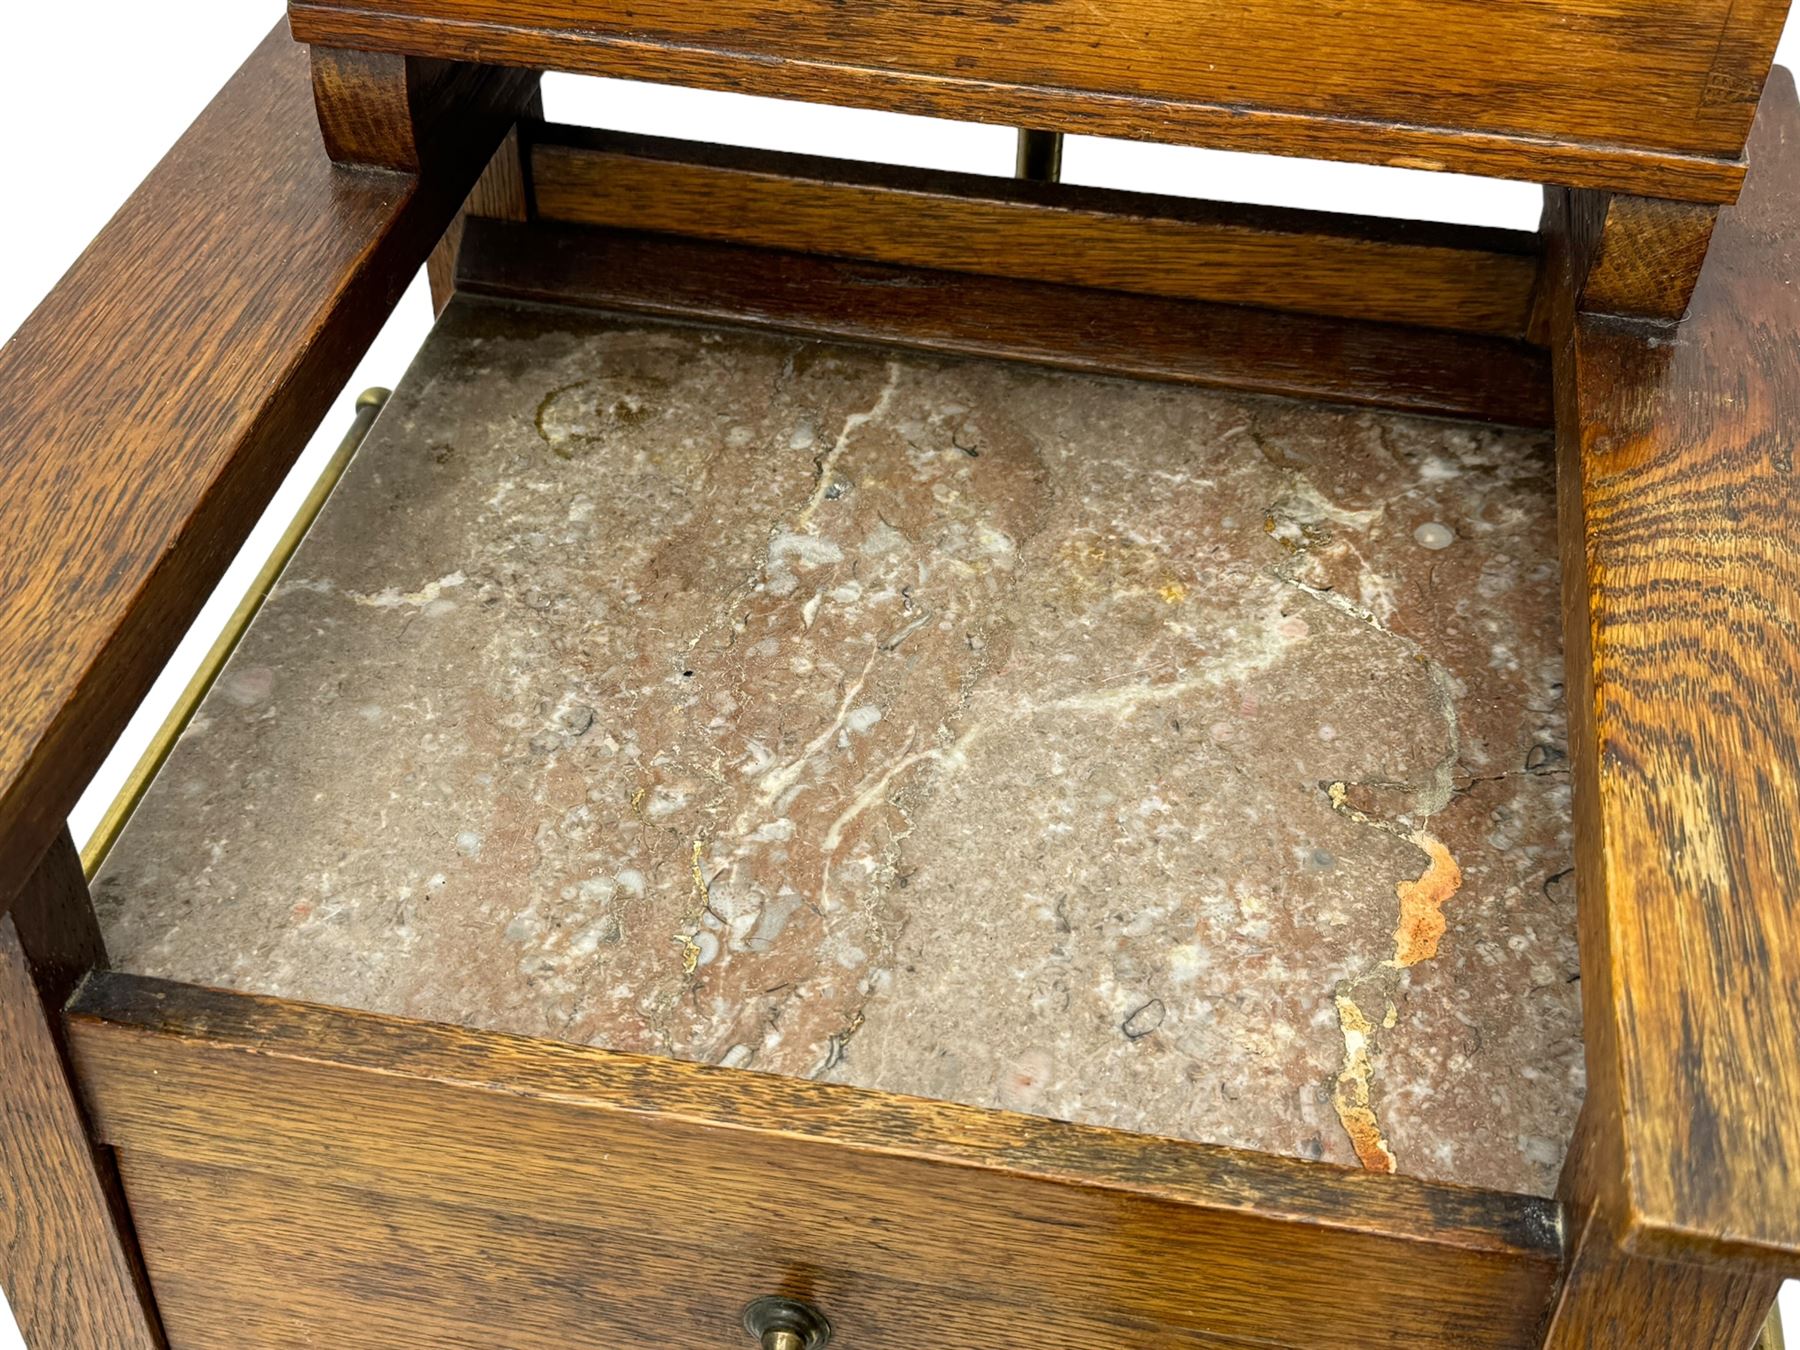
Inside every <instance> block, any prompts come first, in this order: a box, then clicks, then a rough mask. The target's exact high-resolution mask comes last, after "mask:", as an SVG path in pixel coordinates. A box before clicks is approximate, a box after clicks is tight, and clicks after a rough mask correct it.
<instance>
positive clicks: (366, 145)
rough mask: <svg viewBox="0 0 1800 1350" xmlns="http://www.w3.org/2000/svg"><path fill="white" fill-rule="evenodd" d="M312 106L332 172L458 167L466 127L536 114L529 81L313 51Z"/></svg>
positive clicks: (521, 74) (454, 66)
mask: <svg viewBox="0 0 1800 1350" xmlns="http://www.w3.org/2000/svg"><path fill="white" fill-rule="evenodd" d="M311 57H312V85H313V102H314V104H315V105H316V106H317V108H318V113H319V133H320V135H321V137H322V138H323V140H324V142H325V153H326V154H328V155H329V156H331V158H332V159H333V160H335V161H336V162H338V163H340V164H353V165H358V166H361V167H364V168H376V169H393V170H396V171H398V172H401V173H413V174H416V173H421V172H423V171H425V170H426V169H428V168H429V167H430V166H431V164H432V162H433V160H434V159H440V158H441V159H450V160H460V159H464V158H466V156H467V153H468V152H467V150H466V149H465V148H464V147H462V146H461V145H459V144H457V143H456V135H455V133H456V132H457V131H458V130H460V129H461V128H462V125H463V120H464V119H466V120H468V121H469V122H472V123H473V124H475V125H490V124H495V123H497V124H499V125H501V126H506V125H508V124H510V123H511V122H512V121H513V119H514V118H516V117H517V116H519V115H520V114H521V113H522V112H523V111H524V110H526V109H527V108H528V107H535V106H537V75H536V73H535V72H532V71H523V70H493V69H489V68H486V67H482V66H473V65H468V64H464V63H459V62H452V61H438V60H433V59H430V58H427V57H417V56H393V55H389V54H387V53H383V52H347V51H338V50H335V49H333V48H329V47H314V48H313V49H312V52H311Z"/></svg>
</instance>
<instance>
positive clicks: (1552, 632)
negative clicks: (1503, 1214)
mask: <svg viewBox="0 0 1800 1350" xmlns="http://www.w3.org/2000/svg"><path fill="white" fill-rule="evenodd" d="M1553 519H1554V503H1553V484H1552V473H1551V465H1550V456H1549V452H1548V442H1547V438H1546V437H1544V436H1542V435H1539V434H1534V433H1526V432H1519V431H1509V430H1495V429H1487V428H1477V427H1470V426H1465V425H1461V424H1456V423H1451V422H1443V421H1432V420H1426V419H1419V418H1409V417H1402V416H1394V415H1387V414H1381V413H1373V412H1357V411H1346V410H1341V409H1333V408H1324V407H1317V406H1311V405H1305V404H1298V403H1290V402H1283V401H1278V400H1270V399H1260V398H1254V397H1248V396H1239V395H1234V394H1229V393H1216V392H1210V391H1205V390H1197V389H1190V388H1181V387H1176V386H1170V385H1157V384H1145V383H1135V382H1130V381H1123V380H1111V379H1102V378H1093V377H1084V376H1074V375H1067V374H1059V373H1055V372H1049V371H1043V370H1037V369H1032V368H1026V367H1017V366H1008V365H1004V364H995V363H988V362H979V361H960V360H949V359H937V358H933V357H930V356H922V355H914V354H902V353H895V352H887V351H883V350H879V349H874V348H857V347H849V346H839V345H833V344H827V343H818V342H812V341H805V340H801V339H793V338H784V337H778V336H768V335H759V334H749V333H742V332H736V331H730V330H710V329H705V328H698V327H684V326H676V325H665V324H657V323H651V322H646V321H636V320H622V319H615V318H605V317H597V316H585V315H579V314H573V313H565V312H559V311H552V310H545V309H533V308H528V307H519V306H508V305H499V304H494V303H491V302H479V301H472V300H467V299H459V300H458V301H456V302H455V303H454V304H453V305H452V306H451V308H450V309H449V311H448V312H447V313H446V315H445V317H444V318H443V320H442V321H441V322H440V323H439V325H438V327H437V329H436V331H435V332H434V333H433V335H432V336H431V338H430V340H429V341H428V343H427V344H426V346H425V348H424V350H423V351H422V352H421V353H420V355H419V357H418V360H417V361H416V363H415V364H414V366H413V368H412V370H411V371H410V372H409V373H408V375H407V377H406V379H405V380H404V382H403V383H402V385H401V387H400V389H399V391H398V392H397V393H396V395H395V396H394V398H393V400H392V402H391V403H390V404H389V406H388V408H387V410H386V411H385V412H384V413H383V414H382V416H381V418H380V420H379V422H378V423H377V425H376V427H375V429H374V431H373V432H372V434H371V435H370V437H369V439H368V441H367V443H366V444H365V445H364V447H363V449H362V450H361V452H360V453H359V454H358V456H357V458H356V460H355V462H354V464H353V465H352V467H351V469H350V471H349V473H348V474H347V476H346V477H345V479H344V481H343V483H342V485H341V486H340V488H339V489H338V491H337V492H336V493H335V495H334V496H333V497H332V499H331V501H330V503H329V504H328V506H327V507H326V509H325V511H324V513H323V515H322V516H321V517H320V519H319V521H318V523H317V525H316V526H315V527H314V529H313V531H312V533H311V535H310V536H309V537H308V539H307V540H306V541H305V543H304V544H303V546H302V547H301V549H300V551H299V553H298V554H297V555H296V557H295V559H294V561H293V563H292V564H291V566H290V567H289V569H288V571H287V573H286V575H285V576H284V577H283V578H282V580H281V582H280V584H279V586H278V587H277V588H276V590H275V592H274V594H273V595H272V596H271V598H270V599H269V601H268V603H267V605H266V606H265V607H264V609H263V611H262V613H261V614H260V615H259V617H258V618H257V620H256V622H255V624H254V626H253V627H252V628H251V630H250V632H249V634H248V635H247V637H246V638H245V640H244V642H243V645H242V646H241V647H240V649H239V651H238V653H237V655H236V656H235V657H234V659H233V660H232V662H231V664H230V666H229V668H228V669H227V671H226V673H225V675H224V676H223V677H222V679H221V680H220V682H219V683H218V685H217V686H216V687H215V688H214V690H213V691H212V693H211V695H210V696H209V697H208V698H207V700H206V703H205V705H204V707H203V709H202V710H201V712H200V714H199V715H198V716H197V717H196V718H195V720H194V721H193V723H192V724H191V726H190V727H189V728H188V731H187V733H186V734H185V735H184V736H183V738H182V740H181V742H180V744H179V746H178V747H177V748H176V750H175V752H174V754H173V755H172V757H171V758H170V760H169V762H168V764H167V766H166V768H165V769H164V770H163V772H162V774H161V776H160V777H159V778H158V780H157V782H156V784H155V785H154V787H153V789H152V791H151V792H150V794H149V795H148V797H147V798H146V799H145V801H144V804H143V805H142V807H141V808H140V809H139V811H138V813H137V815H136V817H135V818H134V819H133V820H132V822H131V824H130V826H129V828H128V830H127V831H126V833H125V835H124V837H123V838H122V839H121V841H120V842H119V844H118V845H117V847H116V848H115V850H114V852H113V854H112V856H111V858H110V860H109V861H108V863H107V865H106V867H105V869H104V871H103V873H102V875H101V877H100V878H99V879H98V882H97V898H98V902H99V906H100V910H101V916H102V920H103V923H104V926H105V929H106V938H107V942H108V945H109V948H110V950H111V954H112V958H113V960H114V962H115V964H117V965H119V966H120V967H122V968H124V969H127V970H132V971H137V972H141V973H145V974H153V975H160V976H166V977H170V978H175V979H181V980H188V981H194V982H199V983H204V984H216V985H225V986H231V987H237V988H244V989H250V990H255V991H258V992H264V993H271V994H276V995H281V996H285V997H291V998H299V999H307V1000H314V1001H320V1002H325V1003H332V1004H338V1005H345V1006H350V1007H356V1008H364V1009H371V1010H375V1011H380V1012H389V1013H398V1014H404V1015H408V1016H413V1017H421V1018H429V1019H436V1020H441V1021H448V1022H455V1023H460V1024H464V1025H468V1026H474V1027H482V1028H490V1029H498V1030H506V1031H512V1032H519V1033H524V1034H528V1035H535V1036H548V1037H559V1038H564V1039H568V1040H573V1041H578V1042H585V1043H591V1044H596V1045H604V1046H610V1047H614V1048H617V1049H623V1050H630V1051H637V1052H643V1053H650V1054H658V1055H668V1056H676V1057H680V1058H684V1059H694V1060H704V1061H712V1062H717V1063H722V1064H728V1065H737V1066H745V1067H749V1068H753V1069H763V1070H769V1071H774V1072H779V1073H786V1074H796V1075H811V1076H814V1077H818V1078H822V1079H829V1080H833V1081H838V1082H848V1083H856V1084H861V1085H864V1086H870V1087H879V1088H884V1089H888V1090H891V1091H896V1092H906V1093H915V1094H921V1095H925V1096H932V1097H939V1098H944V1099H950V1100H955V1101H961V1102H968V1103H973V1104H977V1105H983V1106H995V1107H1004V1108H1010V1109H1014V1110H1019V1111H1029V1112H1036V1113H1040V1114H1044V1115H1051V1116H1057V1117H1064V1118H1070V1119H1077V1120H1083V1121H1089V1122H1093V1123H1098V1124H1105V1125H1113V1126H1118V1127H1121V1128H1126V1129H1131V1130H1137V1131H1142V1132H1148V1133H1155V1134H1165V1135H1173V1136H1179V1137H1185V1138H1194V1139H1201V1140H1206V1141H1210V1142H1216V1143H1224V1144H1232V1145H1238V1146H1243V1147H1249V1148H1256V1149H1261V1150H1264V1151H1268V1152H1273V1153H1278V1154H1286V1155H1295V1156H1300V1157H1306V1158H1323V1159H1329V1160H1332V1161H1338V1162H1346V1163H1352V1164H1354V1163H1357V1162H1359V1161H1360V1162H1361V1163H1362V1164H1363V1165H1365V1166H1370V1167H1380V1168H1395V1167H1397V1168H1398V1169H1399V1170H1401V1171H1404V1172H1407V1173H1410V1174H1414V1175H1418V1176H1424V1177H1431V1178H1439V1179H1447V1180H1454V1181H1461V1182H1466V1183H1470V1184H1475V1185H1481V1186H1487V1187H1493V1188H1499V1189H1507V1190H1516V1191H1529V1192H1536V1193H1539V1194H1545V1193H1548V1192H1549V1191H1550V1190H1551V1188H1552V1187H1553V1185H1554V1181H1555V1174H1556V1170H1557V1168H1558V1166H1559V1164H1560V1161H1561V1157H1562V1154H1563V1152H1564V1150H1565V1147H1566V1144H1567V1140H1568V1138H1569V1135H1570V1133H1571V1131H1572V1127H1573V1122H1574V1116H1575V1112H1576V1109H1577V1107H1578V1106H1579V1103H1580V1098H1581V1095H1582V1078H1581V1074H1582V1057H1581V1040H1580V1018H1579V1007H1578V989H1579V985H1578V984H1577V983H1575V981H1576V979H1577V966H1576V951H1575V938H1574V913H1573V904H1574V901H1573V887H1572V885H1571V878H1570V870H1569V869H1570V857H1569V841H1570V826H1569V808H1568V779H1567V773H1566V770H1565V757H1564V731H1563V713H1562V706H1561V697H1562V672H1561V659H1560V651H1559V644H1558V628H1559V624H1558V606H1557V585H1558V579H1557V569H1556V565H1555V552H1554V539H1553Z"/></svg>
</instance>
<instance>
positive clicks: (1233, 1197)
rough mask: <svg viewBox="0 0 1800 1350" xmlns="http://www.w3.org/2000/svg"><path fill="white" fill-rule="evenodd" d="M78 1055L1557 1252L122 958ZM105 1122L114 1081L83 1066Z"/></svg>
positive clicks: (1258, 1178) (1009, 1124) (1052, 1131)
mask: <svg viewBox="0 0 1800 1350" xmlns="http://www.w3.org/2000/svg"><path fill="white" fill-rule="evenodd" d="M66 1024H67V1027H68V1033H69V1037H70V1042H71V1045H72V1046H73V1047H74V1053H75V1059H76V1064H77V1068H78V1070H80V1069H81V1065H82V1061H83V1047H84V1046H88V1045H97V1044H98V1039H97V1038H102V1037H105V1038H117V1037H130V1038H133V1039H141V1040H147V1039H150V1038H166V1039H172V1040H174V1041H178V1042H182V1043H197V1044H202V1045H204V1046H205V1047H206V1048H208V1049H209V1050H211V1051H216V1052H221V1053H232V1054H241V1055H249V1056H269V1057H277V1058H282V1059H287V1060H295V1061H303V1062H308V1063H317V1064H327V1065H336V1066H341V1067H347V1068H353V1069H357V1070H362V1071H366V1072H371V1073H377V1074H382V1075H390V1076H394V1077H400V1078H410V1079H420V1080H429V1081H432V1082H438V1083H443V1084H446V1085H459V1086H463V1087H469V1088H475V1089H480V1090H485V1091H495V1092H503V1093H508V1094H512V1095H515V1096H521V1097H527V1098H536V1099H542V1100H546V1101H560V1102H567V1103H571V1104H574V1105H579V1106H581V1107H583V1108H584V1109H590V1110H594V1111H598V1112H608V1113H611V1112H617V1113H623V1114H629V1115H637V1116H654V1117H658V1118H663V1119H669V1120H680V1121H686V1122H691V1123H696V1124H702V1125H706V1126H709V1127H714V1128H717V1129H721V1130H727V1131H746V1132H750V1133H755V1134H760V1135H765V1136H773V1137H781V1138H794V1139H811V1140H815V1141H822V1142H828V1143H831V1144H833V1145H837V1146H840V1147H843V1148H845V1149H847V1150H849V1151H851V1152H866V1153H870V1154H883V1155H889V1156H898V1157H908V1158H916V1159H922V1160H925V1161H930V1162H936V1163H942V1164H946V1165H951V1166H957V1167H965V1168H977V1169H989V1170H995V1171H1004V1172H1006V1173H1008V1174H1010V1175H1015V1176H1025V1177H1031V1178H1035V1179H1038V1180H1044V1181H1051V1182H1057V1183H1062V1184H1067V1185H1074V1186H1084V1187H1090V1188H1094V1189H1097V1190H1106V1191H1118V1192H1125V1193H1129V1194H1132V1195H1135V1196H1138V1197H1141V1198H1144V1199H1155V1200H1160V1201H1167V1202H1171V1203H1175V1204H1183V1205H1192V1206H1197V1207H1200V1208H1202V1209H1213V1210H1219V1211H1222V1212H1232V1213H1240V1214H1250V1215H1255V1216H1257V1217H1260V1218H1264V1219H1268V1220H1272V1221H1276V1222H1284V1223H1294V1224H1304V1225H1307V1226H1309V1227H1317V1228H1322V1229H1331V1230H1337V1231H1343V1232H1347V1233H1362V1234H1366V1235H1370V1236H1377V1237H1382V1238H1387V1239H1394V1240H1398V1241H1401V1242H1406V1243H1418V1244H1424V1245H1428V1246H1441V1247H1449V1248H1457V1249H1460V1250H1466V1251H1470V1252H1476V1253H1486V1254H1490V1255H1495V1256H1500V1257H1505V1258H1508V1259H1516V1260H1519V1261H1523V1262H1528V1263H1533V1264H1543V1265H1547V1266H1550V1267H1554V1266H1555V1265H1556V1264H1557V1262H1558V1260H1559V1256H1560V1249H1561V1220H1560V1211H1559V1209H1558V1207H1557V1205H1556V1204H1555V1202H1553V1201H1550V1200H1544V1199H1539V1198H1537V1197H1533V1196H1521V1195H1507V1194H1502V1193H1498V1192H1490V1191H1482V1190H1476V1189H1472V1188H1468V1187H1460V1186H1452V1185H1445V1184H1441V1183H1435V1182H1425V1181H1419V1180H1416V1179H1413V1178H1409V1177H1403V1176H1390V1175H1386V1174H1378V1173H1371V1172H1364V1171H1360V1170H1358V1169H1355V1168H1342V1167H1337V1166H1333V1165H1331V1164H1326V1163H1315V1162H1306V1161H1301V1160H1298V1159H1286V1158H1279V1157H1275V1156H1272V1155H1268V1154H1260V1153H1253V1152H1245V1151H1242V1150H1236V1149H1231V1148H1224V1147H1219V1146H1215V1145H1206V1144H1194V1143H1186V1142H1181V1141H1176V1140H1166V1139H1158V1138H1153V1137H1150V1136H1144V1135H1137V1134H1131V1133H1128V1132H1124V1131H1116V1130H1109V1129H1104V1128H1100V1127H1096V1126H1088V1125H1077V1124H1072V1123H1069V1122H1064V1121H1055V1120H1049V1119H1045V1118H1041V1117H1036V1116H1023V1115H1015V1114H1012V1113H1009V1112H1002V1111H989V1110H983V1109H980V1108H976V1107H966V1106H958V1105H954V1104H950V1103H944V1102H935V1101H928V1100H924V1099H920V1098H912V1097H904V1096H899V1095H895V1094H890V1093H884V1092H875V1091H868V1090H865V1089H861V1088H853V1087H846V1086H842V1085H839V1084H829V1083H816V1082H813V1081H811V1080H809V1079H796V1078H787V1077H783V1076H780V1075H775V1074H763V1073H756V1072H752V1071H749V1070H740V1069H728V1068H721V1067H718V1066H713V1065H704V1064H692V1063H687V1062H684V1061H678V1060H668V1059H660V1058H656V1057H651V1056H640V1055H632V1054H625V1053H621V1052H616V1051H609V1050H601V1049H595V1048H592V1047H587V1046H578V1045H572V1044H567V1043H564V1042H559V1041H546V1040H535V1039H531V1038H528V1037H520V1036H512V1035H507V1034H504V1033H499V1032H485V1031H475V1030H470V1029H467V1028H461V1027H451V1026H444V1025H440V1024H435V1023H427V1022H419V1021H414V1020H410V1019H406V1018H397V1017H388V1016H383V1015H379V1014H374V1013H362V1012H353V1011H348V1010H342V1009H333V1008H326V1007H321V1006H318V1005H314V1004H306V1003H298V1002H291V1001H287V1000H282V999H276V998H269V997H265V996H261V995H255V994H246V993H239V992H235V991H227V990H216V989H205V988H201V987H198V986H194V985H184V984H179V983H175V982H172V981H166V980H157V979H152V978H149V977H145V976H137V975H128V974H123V973H120V972H115V971H99V970H97V971H94V972H92V973H91V974H90V975H89V976H88V977H87V979H86V980H84V981H83V983H82V984H81V986H80V987H79V988H78V989H77V990H76V991H75V994H74V995H73V997H72V998H71V999H70V1001H69V1004H68V1007H67V1009H66ZM81 1076H82V1079H83V1087H84V1090H85V1091H86V1092H87V1093H88V1095H89V1100H90V1103H91V1107H92V1110H93V1113H94V1118H95V1121H96V1129H97V1131H98V1132H99V1135H100V1137H101V1139H102V1140H104V1141H105V1142H108V1143H120V1142H122V1141H119V1140H116V1139H114V1138H112V1137H111V1136H110V1135H109V1132H108V1127H107V1109H106V1100H105V1095H104V1090H103V1088H101V1089H99V1090H97V1087H96V1084H95V1082H94V1078H93V1075H92V1074H89V1073H86V1072H82V1075H81Z"/></svg>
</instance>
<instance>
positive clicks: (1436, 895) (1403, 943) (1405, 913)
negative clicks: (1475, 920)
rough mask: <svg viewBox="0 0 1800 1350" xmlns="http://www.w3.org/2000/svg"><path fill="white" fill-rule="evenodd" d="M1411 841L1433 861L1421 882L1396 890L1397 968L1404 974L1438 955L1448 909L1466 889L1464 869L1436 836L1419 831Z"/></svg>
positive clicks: (1412, 882) (1399, 886)
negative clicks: (1397, 923)
mask: <svg viewBox="0 0 1800 1350" xmlns="http://www.w3.org/2000/svg"><path fill="white" fill-rule="evenodd" d="M1407 839H1408V840H1409V841H1410V842H1411V843H1412V844H1413V845H1415V846H1416V847H1418V848H1419V849H1422V850H1423V851H1424V853H1425V856H1426V857H1427V858H1428V859H1430V861H1429V862H1428V863H1427V864H1426V867H1425V870H1424V871H1423V872H1421V873H1420V874H1419V879H1418V880H1417V881H1402V882H1400V883H1399V884H1398V885H1396V886H1395V887H1394V894H1395V895H1397V896H1399V897H1400V923H1399V926H1398V927H1396V928H1395V929H1394V960H1393V964H1394V965H1395V966H1396V967H1398V968H1400V969H1402V970H1404V969H1405V968H1406V967H1407V966H1413V965H1417V964H1418V963H1419V962H1421V961H1429V960H1430V959H1431V958H1432V957H1434V956H1436V955H1437V949H1438V941H1439V939H1441V938H1442V937H1443V936H1444V905H1445V904H1446V903H1447V902H1448V901H1449V900H1450V897H1451V896H1453V895H1455V894H1456V893H1457V891H1458V890H1460V889H1461V888H1462V868H1460V867H1458V866H1457V865H1456V859H1455V858H1453V857H1451V856H1450V850H1449V849H1447V848H1445V847H1444V845H1443V844H1442V843H1441V842H1440V841H1439V840H1438V839H1437V838H1436V836H1434V835H1430V834H1427V833H1426V832H1425V831H1424V830H1415V831H1413V833H1412V834H1410V835H1408V836H1407Z"/></svg>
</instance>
